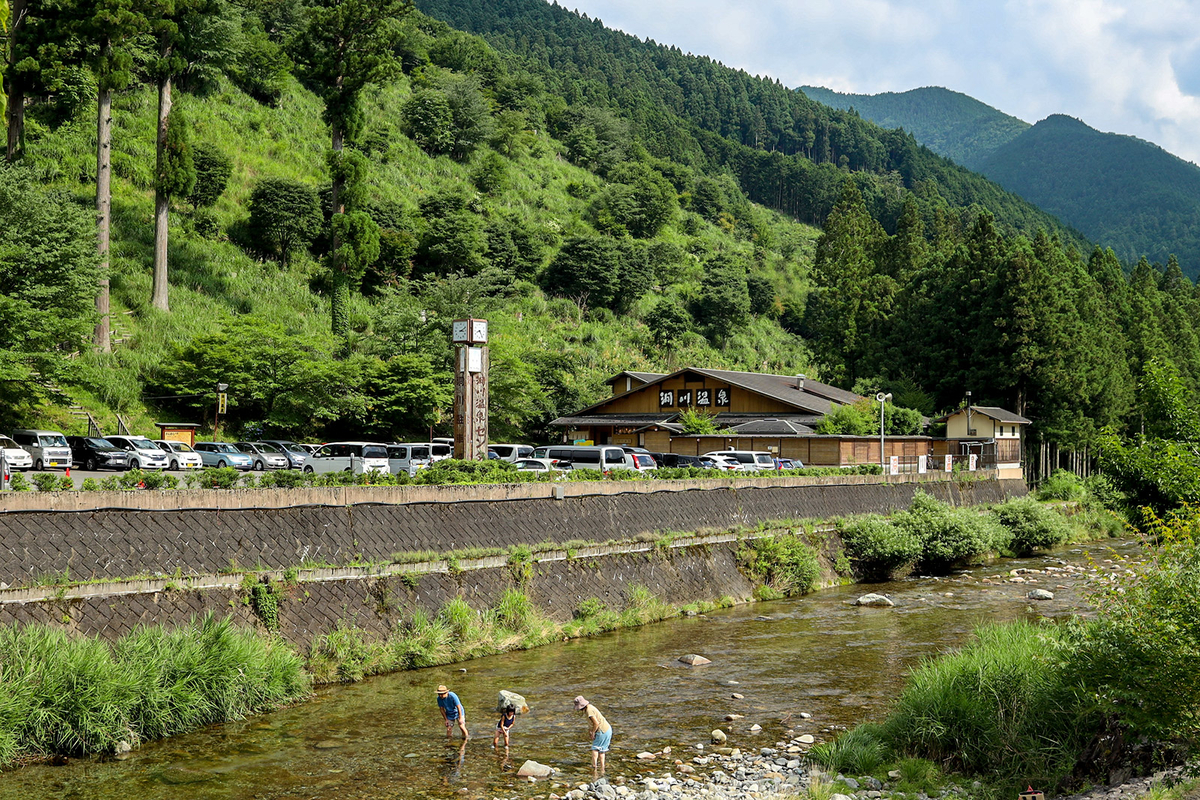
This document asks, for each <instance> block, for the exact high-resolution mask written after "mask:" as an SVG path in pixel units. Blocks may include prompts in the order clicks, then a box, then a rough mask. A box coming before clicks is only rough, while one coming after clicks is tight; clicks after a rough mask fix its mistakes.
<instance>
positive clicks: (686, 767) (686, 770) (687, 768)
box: [675, 764, 696, 775]
mask: <svg viewBox="0 0 1200 800" xmlns="http://www.w3.org/2000/svg"><path fill="white" fill-rule="evenodd" d="M675 770H676V771H677V772H682V773H683V774H684V775H691V774H692V773H693V772H695V771H696V768H695V767H693V766H692V765H691V764H680V765H679V766H678V767H676V768H675Z"/></svg>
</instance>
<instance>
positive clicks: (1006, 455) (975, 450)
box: [934, 405, 1031, 478]
mask: <svg viewBox="0 0 1200 800" xmlns="http://www.w3.org/2000/svg"><path fill="white" fill-rule="evenodd" d="M937 421H938V422H944V423H946V438H945V439H941V440H938V442H937V443H936V444H935V447H934V454H935V455H943V454H949V455H963V456H967V455H977V456H978V457H979V460H980V462H981V464H982V466H984V467H986V468H988V469H996V470H997V471H998V472H999V473H1000V477H1001V478H1022V477H1024V473H1023V472H1022V470H1021V460H1022V458H1023V454H1024V446H1023V443H1024V439H1025V426H1026V425H1030V424H1031V421H1030V420H1027V419H1025V417H1022V416H1021V415H1020V414H1014V413H1013V412H1011V411H1007V410H1005V409H1003V408H997V407H996V406H972V405H969V406H966V407H965V408H960V409H959V410H958V411H955V412H954V413H952V414H947V415H946V416H944V417H942V418H941V419H939V420H937Z"/></svg>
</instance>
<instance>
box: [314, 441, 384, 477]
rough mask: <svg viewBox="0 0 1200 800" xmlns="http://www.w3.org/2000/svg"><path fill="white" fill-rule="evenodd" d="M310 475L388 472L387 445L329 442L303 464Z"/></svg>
mask: <svg viewBox="0 0 1200 800" xmlns="http://www.w3.org/2000/svg"><path fill="white" fill-rule="evenodd" d="M304 471H305V472H306V473H309V474H310V475H311V474H313V473H318V474H319V473H323V472H353V473H355V474H356V475H357V474H360V473H363V472H388V471H389V470H388V452H387V445H384V444H377V443H375V442H330V443H329V444H324V445H321V446H320V447H319V448H317V452H315V453H313V454H312V456H311V457H310V458H309V459H308V460H307V461H305V462H304Z"/></svg>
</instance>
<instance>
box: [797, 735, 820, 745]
mask: <svg viewBox="0 0 1200 800" xmlns="http://www.w3.org/2000/svg"><path fill="white" fill-rule="evenodd" d="M796 741H798V742H800V744H812V743H813V742H815V741H816V739H814V738H813V735H812V734H811V733H805V734H803V735H802V736H800V738H799V739H797V740H796Z"/></svg>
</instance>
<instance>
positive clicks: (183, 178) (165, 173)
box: [154, 108, 197, 197]
mask: <svg viewBox="0 0 1200 800" xmlns="http://www.w3.org/2000/svg"><path fill="white" fill-rule="evenodd" d="M196 176H197V173H196V162H195V159H194V157H193V154H192V140H191V133H190V129H189V127H188V122H187V118H186V117H184V116H183V112H181V111H180V110H179V109H178V108H175V109H172V110H171V113H170V115H169V116H168V117H167V138H166V143H165V144H164V146H163V150H162V156H161V158H160V159H159V162H158V171H157V173H156V174H155V176H154V188H155V191H157V192H159V193H161V194H164V195H167V196H168V197H172V196H174V197H187V196H188V195H189V194H191V192H192V190H193V189H194V188H195V186H196Z"/></svg>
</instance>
